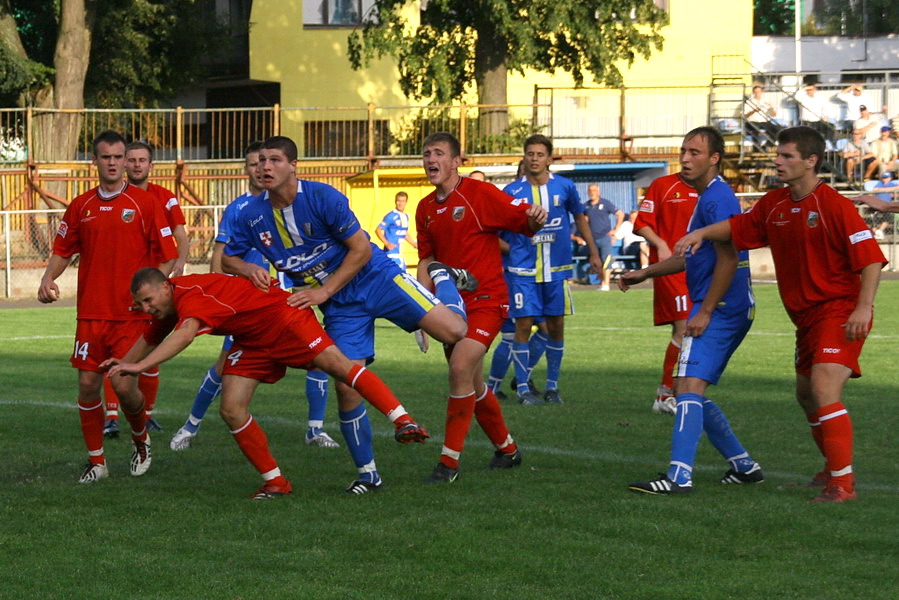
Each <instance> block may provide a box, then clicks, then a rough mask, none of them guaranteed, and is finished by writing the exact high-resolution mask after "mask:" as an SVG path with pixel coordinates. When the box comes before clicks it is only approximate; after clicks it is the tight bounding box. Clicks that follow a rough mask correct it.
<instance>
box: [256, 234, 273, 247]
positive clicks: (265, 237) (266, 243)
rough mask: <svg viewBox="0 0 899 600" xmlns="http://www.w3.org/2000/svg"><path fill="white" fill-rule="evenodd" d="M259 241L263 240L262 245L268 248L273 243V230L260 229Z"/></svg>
mask: <svg viewBox="0 0 899 600" xmlns="http://www.w3.org/2000/svg"><path fill="white" fill-rule="evenodd" d="M259 241H261V242H262V245H263V246H265V247H266V248H268V247H269V246H271V245H272V232H271V231H260V232H259Z"/></svg>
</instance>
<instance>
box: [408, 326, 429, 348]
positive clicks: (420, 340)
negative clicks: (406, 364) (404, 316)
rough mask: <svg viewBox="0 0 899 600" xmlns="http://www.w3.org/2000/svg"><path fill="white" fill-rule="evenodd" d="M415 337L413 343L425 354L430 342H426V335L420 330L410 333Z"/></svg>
mask: <svg viewBox="0 0 899 600" xmlns="http://www.w3.org/2000/svg"><path fill="white" fill-rule="evenodd" d="M412 333H413V334H414V335H415V343H416V344H418V349H419V350H421V351H422V352H427V351H428V348H429V347H430V345H431V344H430V341H429V340H428V334H426V333H425V332H424V331H422V330H421V329H416V330H415V331H413V332H412Z"/></svg>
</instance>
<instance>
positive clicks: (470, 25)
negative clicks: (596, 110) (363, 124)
mask: <svg viewBox="0 0 899 600" xmlns="http://www.w3.org/2000/svg"><path fill="white" fill-rule="evenodd" d="M406 5H407V2H405V0H376V2H375V7H374V9H373V10H374V13H375V14H373V15H371V18H370V19H369V20H367V21H366V23H365V24H364V25H363V27H362V30H361V31H354V32H353V33H352V34H351V35H350V37H349V58H350V62H351V64H352V65H353V68H354V69H361V68H363V67H364V66H367V65H368V63H369V62H370V61H371V60H372V59H373V58H380V57H383V56H392V57H393V58H394V59H395V60H396V62H397V65H398V67H399V71H400V75H401V81H400V84H401V86H402V89H403V92H404V93H405V94H406V95H407V96H409V97H412V98H431V99H433V100H434V101H435V102H438V103H443V102H449V101H451V100H456V99H459V98H461V97H462V96H463V94H464V93H465V91H466V89H467V87H468V86H470V84H471V83H472V82H473V81H474V80H478V81H481V80H482V75H483V74H484V73H485V72H486V71H487V70H488V69H490V68H492V67H496V66H497V65H505V66H506V67H507V68H509V69H512V70H515V71H518V72H523V70H524V69H525V68H530V69H535V70H538V71H544V72H550V73H552V72H562V71H564V72H567V73H570V74H571V76H572V77H573V78H574V80H575V82H576V84H577V85H582V84H583V82H584V79H585V76H586V75H587V74H588V73H589V74H592V75H593V77H594V79H595V80H596V82H598V83H606V84H609V85H618V84H619V83H620V82H621V72H620V71H619V69H618V67H617V66H616V63H617V62H618V61H625V62H626V63H628V64H630V63H632V62H633V61H634V60H635V59H636V58H637V57H638V56H643V57H648V56H649V54H650V52H651V50H652V49H653V48H656V49H659V48H661V46H662V36H661V34H660V30H661V28H662V27H663V26H664V25H665V24H667V22H668V16H667V14H666V13H665V12H664V11H662V10H661V9H659V8H657V7H656V6H655V4H654V3H653V2H652V0H481V1H479V2H469V1H468V0H431V1H429V2H428V3H427V7H426V9H425V10H423V11H422V12H421V22H420V24H419V25H418V26H417V27H414V28H413V27H411V25H410V24H409V23H408V22H407V21H406V20H405V19H404V18H403V13H402V12H401V11H402V9H403V7H405V6H406Z"/></svg>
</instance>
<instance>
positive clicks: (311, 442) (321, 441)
mask: <svg viewBox="0 0 899 600" xmlns="http://www.w3.org/2000/svg"><path fill="white" fill-rule="evenodd" d="M309 433H310V432H309V431H307V432H306V445H307V446H318V447H320V448H340V444H338V443H337V442H335V441H334V439H333V438H332V437H331V436H330V435H328V434H327V433H325V432H324V431H319V432H318V433H315V434H313V435H312V436H311V437H310V436H309Z"/></svg>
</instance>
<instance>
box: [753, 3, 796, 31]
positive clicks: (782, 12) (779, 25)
mask: <svg viewBox="0 0 899 600" xmlns="http://www.w3.org/2000/svg"><path fill="white" fill-rule="evenodd" d="M794 7H795V4H794V0H755V1H754V2H753V3H752V16H753V27H752V34H753V35H791V34H792V33H793V30H794V28H795V22H796V15H795V9H794Z"/></svg>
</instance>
